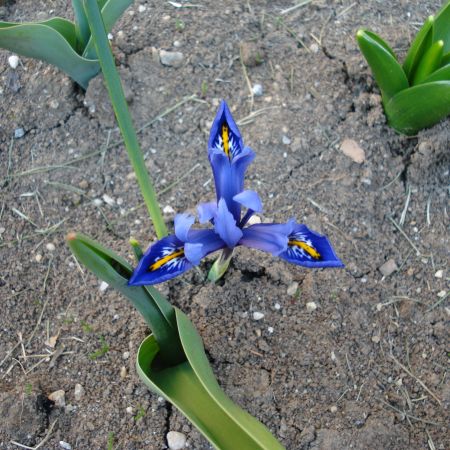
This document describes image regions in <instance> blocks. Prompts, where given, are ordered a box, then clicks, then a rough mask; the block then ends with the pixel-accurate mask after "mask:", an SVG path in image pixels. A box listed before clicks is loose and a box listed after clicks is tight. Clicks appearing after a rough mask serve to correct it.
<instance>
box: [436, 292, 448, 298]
mask: <svg viewBox="0 0 450 450" xmlns="http://www.w3.org/2000/svg"><path fill="white" fill-rule="evenodd" d="M446 295H447V292H446V291H440V292H438V295H437V296H438V297H439V298H444V297H445V296H446Z"/></svg>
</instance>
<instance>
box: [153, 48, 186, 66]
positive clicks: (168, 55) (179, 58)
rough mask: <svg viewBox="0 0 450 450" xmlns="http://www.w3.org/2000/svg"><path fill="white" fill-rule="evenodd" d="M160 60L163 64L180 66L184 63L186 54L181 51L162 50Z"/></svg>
mask: <svg viewBox="0 0 450 450" xmlns="http://www.w3.org/2000/svg"><path fill="white" fill-rule="evenodd" d="M159 60H160V61H161V64H162V65H163V66H169V67H180V66H181V65H182V64H183V60H184V55H183V53H181V52H167V51H166V50H160V52H159Z"/></svg>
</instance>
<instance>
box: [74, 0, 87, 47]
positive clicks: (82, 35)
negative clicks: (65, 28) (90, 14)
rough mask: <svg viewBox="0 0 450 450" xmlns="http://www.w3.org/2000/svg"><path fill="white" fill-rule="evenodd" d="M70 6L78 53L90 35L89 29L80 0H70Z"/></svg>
mask: <svg viewBox="0 0 450 450" xmlns="http://www.w3.org/2000/svg"><path fill="white" fill-rule="evenodd" d="M72 8H73V12H74V15H75V29H76V33H77V41H78V46H79V47H78V53H80V54H81V53H83V50H84V49H85V47H86V45H87V43H88V41H89V38H90V37H91V30H90V29H89V23H88V20H87V17H86V13H85V12H84V7H83V2H82V0H72Z"/></svg>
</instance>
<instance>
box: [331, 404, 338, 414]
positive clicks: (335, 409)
mask: <svg viewBox="0 0 450 450" xmlns="http://www.w3.org/2000/svg"><path fill="white" fill-rule="evenodd" d="M337 410H338V409H337V406H336V405H333V406H332V407H331V408H330V411H331V412H332V413H333V414H334V413H335V412H337Z"/></svg>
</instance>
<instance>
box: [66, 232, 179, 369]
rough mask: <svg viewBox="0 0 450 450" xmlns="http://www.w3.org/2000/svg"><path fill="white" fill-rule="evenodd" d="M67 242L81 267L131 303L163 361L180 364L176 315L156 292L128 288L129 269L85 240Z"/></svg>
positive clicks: (71, 238)
mask: <svg viewBox="0 0 450 450" xmlns="http://www.w3.org/2000/svg"><path fill="white" fill-rule="evenodd" d="M67 241H68V244H69V247H70V249H71V251H72V253H73V254H74V255H75V257H76V258H77V260H78V261H80V263H82V264H83V265H84V266H85V267H87V268H88V269H89V270H90V271H91V272H93V273H94V274H95V275H96V276H97V277H98V278H100V279H101V280H103V281H105V282H106V283H108V285H110V286H111V287H112V288H114V289H116V290H118V291H119V292H120V293H122V294H123V295H124V296H125V297H127V298H128V299H129V300H130V301H131V303H132V304H133V306H134V307H135V308H136V309H137V310H138V311H139V313H140V314H141V315H142V317H143V318H144V320H145V321H146V322H147V324H148V325H149V327H150V329H151V331H152V333H153V334H154V335H155V338H156V339H157V341H158V345H159V347H160V348H161V358H162V359H163V361H165V362H166V364H169V365H172V364H176V363H179V362H180V361H183V360H184V359H185V358H184V351H183V349H182V347H181V343H180V338H179V336H178V330H177V325H176V318H175V311H174V309H173V307H172V305H170V303H169V302H168V301H167V300H166V299H165V298H164V297H163V296H162V295H161V294H160V293H159V292H158V290H156V289H155V288H153V287H151V286H145V287H144V286H128V279H129V278H130V276H131V273H132V268H131V267H130V265H129V264H128V263H127V262H126V261H125V260H124V259H122V258H121V257H120V256H118V255H116V254H115V253H114V252H112V251H111V250H108V249H106V248H105V247H103V246H102V245H100V244H99V243H98V242H96V241H94V240H92V239H90V238H88V237H87V236H84V235H82V234H79V233H71V234H69V236H68V237H67Z"/></svg>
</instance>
